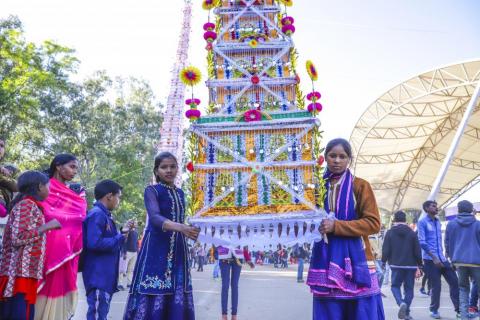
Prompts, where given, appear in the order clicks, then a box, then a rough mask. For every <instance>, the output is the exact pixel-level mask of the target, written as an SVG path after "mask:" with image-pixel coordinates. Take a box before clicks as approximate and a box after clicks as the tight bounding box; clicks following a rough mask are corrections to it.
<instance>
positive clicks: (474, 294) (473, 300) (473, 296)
mask: <svg viewBox="0 0 480 320" xmlns="http://www.w3.org/2000/svg"><path fill="white" fill-rule="evenodd" d="M469 304H470V307H476V308H478V284H477V281H475V279H474V280H473V282H472V290H471V291H470V302H469Z"/></svg>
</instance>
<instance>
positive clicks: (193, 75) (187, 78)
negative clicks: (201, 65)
mask: <svg viewBox="0 0 480 320" xmlns="http://www.w3.org/2000/svg"><path fill="white" fill-rule="evenodd" d="M180 80H181V81H182V82H183V84H185V85H187V86H194V85H196V84H198V83H199V82H200V81H201V80H202V74H201V72H200V70H198V68H195V67H194V66H188V67H186V68H184V69H182V71H180Z"/></svg>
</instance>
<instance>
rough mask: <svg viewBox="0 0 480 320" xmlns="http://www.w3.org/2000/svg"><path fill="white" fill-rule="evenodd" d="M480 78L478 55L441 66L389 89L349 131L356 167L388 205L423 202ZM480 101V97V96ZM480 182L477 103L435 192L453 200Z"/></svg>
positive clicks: (443, 199)
mask: <svg viewBox="0 0 480 320" xmlns="http://www.w3.org/2000/svg"><path fill="white" fill-rule="evenodd" d="M479 81H480V60H475V61H469V62H464V63H459V64H455V65H450V66H446V67H442V68H438V69H435V70H432V71H429V72H426V73H423V74H420V75H418V76H416V77H413V78H411V79H409V80H407V81H405V82H403V83H401V84H399V85H397V86H395V87H394V88H392V89H390V90H388V91H387V92H386V93H385V94H383V95H382V96H381V97H380V98H378V99H377V100H376V101H375V102H373V103H372V104H371V105H370V106H369V107H368V108H367V110H366V111H365V112H364V114H363V115H362V116H361V118H360V119H359V120H358V122H357V124H356V125H355V128H354V129H353V131H352V134H351V137H350V142H351V144H352V148H353V151H354V155H356V158H355V159H354V161H353V170H354V172H355V174H356V175H357V176H359V177H362V178H364V179H367V180H368V181H370V183H371V185H372V187H373V189H374V192H375V195H376V197H377V202H378V204H379V206H380V207H381V208H382V209H384V210H388V211H394V210H398V209H407V208H421V205H422V203H423V202H424V201H425V200H426V199H427V197H428V195H429V193H430V190H431V187H432V184H433V182H434V180H435V178H436V176H437V174H438V173H439V170H440V167H441V165H442V162H443V159H444V158H445V155H446V154H447V152H448V149H449V147H450V144H451V143H452V140H453V137H454V135H455V132H456V129H457V128H458V125H459V123H460V121H461V119H462V116H463V114H464V111H465V109H466V107H467V105H468V103H469V101H470V98H471V96H472V94H473V91H474V89H475V86H476V85H477V83H478V82H479ZM479 101H480V100H479ZM478 182H480V103H478V104H477V105H476V106H475V109H474V110H473V113H472V116H471V117H470V119H469V121H468V124H467V127H466V129H465V131H464V133H463V136H462V138H461V141H460V143H459V145H458V148H457V151H456V152H455V154H454V160H453V161H452V163H451V165H450V167H449V168H448V172H447V174H446V176H445V180H444V181H443V183H442V185H441V188H440V192H439V194H438V196H437V199H436V200H437V202H438V203H439V205H442V206H443V205H448V204H449V203H451V202H452V201H453V200H454V199H456V198H457V197H458V196H460V195H461V194H462V193H464V192H465V191H467V190H468V189H470V188H471V187H473V186H474V185H475V184H476V183H478Z"/></svg>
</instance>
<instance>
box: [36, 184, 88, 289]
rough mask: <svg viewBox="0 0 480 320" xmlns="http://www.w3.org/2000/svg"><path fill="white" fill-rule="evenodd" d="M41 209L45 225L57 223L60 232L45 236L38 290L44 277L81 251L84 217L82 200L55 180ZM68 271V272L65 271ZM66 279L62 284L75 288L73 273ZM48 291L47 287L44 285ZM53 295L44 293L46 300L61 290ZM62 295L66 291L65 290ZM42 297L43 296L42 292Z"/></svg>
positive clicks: (85, 205) (43, 282)
mask: <svg viewBox="0 0 480 320" xmlns="http://www.w3.org/2000/svg"><path fill="white" fill-rule="evenodd" d="M43 203H44V206H45V221H46V222H48V221H50V220H52V219H54V218H55V219H57V220H58V221H59V222H60V224H61V225H62V228H61V229H59V230H52V231H49V232H48V233H47V248H46V257H45V268H44V277H43V280H42V282H41V283H40V286H39V290H41V289H42V287H44V286H45V284H46V283H45V282H48V278H50V277H47V275H49V274H50V273H52V272H54V271H55V270H57V269H59V268H60V267H62V266H63V265H64V264H65V263H67V262H69V261H72V260H73V259H74V258H76V257H77V256H78V255H79V254H80V252H81V251H82V247H83V243H82V221H83V219H84V218H85V215H86V213H87V202H86V200H85V199H84V198H82V197H80V196H79V195H77V194H76V193H75V192H74V191H72V190H70V188H68V187H67V186H66V185H64V184H63V183H61V182H60V181H58V180H57V179H55V178H51V179H50V195H49V196H48V198H47V199H45V201H44V202H43ZM67 269H72V268H67ZM63 276H65V277H66V279H64V281H65V282H66V283H72V284H76V280H77V270H71V272H69V274H65V275H63ZM47 287H48V283H47ZM55 291H56V292H55V293H53V292H45V293H46V294H47V296H59V295H64V294H66V293H68V292H62V289H61V288H55ZM64 291H69V289H68V288H65V290H64ZM42 293H43V292H42Z"/></svg>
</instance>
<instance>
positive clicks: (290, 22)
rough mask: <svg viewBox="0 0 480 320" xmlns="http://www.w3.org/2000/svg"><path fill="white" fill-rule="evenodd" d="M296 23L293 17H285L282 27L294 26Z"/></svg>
mask: <svg viewBox="0 0 480 320" xmlns="http://www.w3.org/2000/svg"><path fill="white" fill-rule="evenodd" d="M294 22H295V19H293V17H290V16H285V17H283V18H282V20H281V23H282V26H286V25H289V24H293V23H294Z"/></svg>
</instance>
